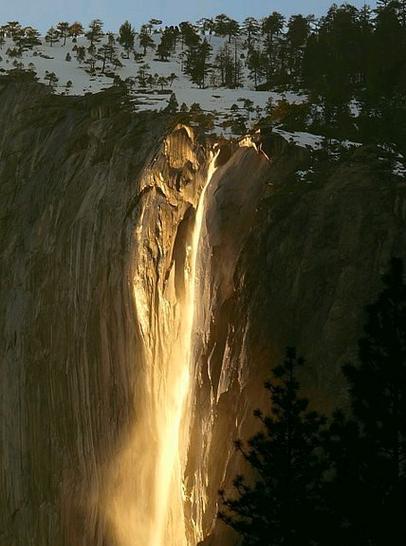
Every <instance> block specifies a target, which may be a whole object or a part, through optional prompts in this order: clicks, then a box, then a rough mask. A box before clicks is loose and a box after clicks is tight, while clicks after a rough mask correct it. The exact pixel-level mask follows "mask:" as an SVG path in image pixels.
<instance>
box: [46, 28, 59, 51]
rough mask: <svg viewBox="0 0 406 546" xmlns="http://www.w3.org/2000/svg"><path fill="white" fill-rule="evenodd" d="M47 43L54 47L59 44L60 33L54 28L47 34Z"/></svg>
mask: <svg viewBox="0 0 406 546" xmlns="http://www.w3.org/2000/svg"><path fill="white" fill-rule="evenodd" d="M45 41H46V42H48V44H50V45H51V47H52V46H53V45H54V44H56V43H57V42H59V32H58V31H57V30H56V29H55V28H54V27H51V28H50V29H49V30H48V32H47V33H46V36H45Z"/></svg>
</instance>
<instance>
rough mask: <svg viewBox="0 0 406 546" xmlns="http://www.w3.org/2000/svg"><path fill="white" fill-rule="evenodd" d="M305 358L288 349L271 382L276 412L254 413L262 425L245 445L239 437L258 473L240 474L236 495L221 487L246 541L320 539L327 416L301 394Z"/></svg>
mask: <svg viewBox="0 0 406 546" xmlns="http://www.w3.org/2000/svg"><path fill="white" fill-rule="evenodd" d="M303 363H304V361H303V359H302V358H298V357H297V356H296V351H295V350H294V349H288V350H287V352H286V358H285V361H284V362H283V364H282V365H280V366H277V367H276V368H274V370H273V378H272V380H271V381H269V382H268V383H266V389H267V390H268V391H269V393H270V397H271V402H272V410H271V411H272V414H271V415H270V416H264V415H263V414H262V412H261V411H260V410H256V411H255V412H254V415H255V416H256V417H257V418H258V419H259V421H260V422H261V424H262V426H263V431H261V432H259V433H257V434H256V435H255V436H254V437H252V438H251V439H250V440H249V441H248V445H247V446H246V445H244V444H243V443H242V442H241V441H237V442H236V447H237V449H238V450H239V451H240V452H241V453H242V455H243V457H244V459H245V460H246V461H247V463H248V465H249V467H250V470H251V471H252V473H253V477H252V480H251V482H250V481H249V480H247V479H245V478H244V477H243V476H241V475H239V476H237V477H236V478H235V480H234V489H235V493H236V496H234V497H230V496H227V495H226V494H225V493H224V491H221V492H220V495H221V498H222V504H223V508H222V510H221V511H220V513H219V517H220V518H221V519H222V520H223V521H224V522H225V523H226V524H227V525H229V526H231V527H232V528H233V529H235V530H236V531H237V532H238V533H239V534H240V536H241V538H242V544H244V546H245V545H247V546H248V545H258V546H259V545H261V546H268V545H269V546H276V545H287V546H297V545H298V544H300V545H303V546H307V545H309V546H310V545H312V544H317V536H318V532H319V531H318V529H319V519H320V518H321V517H323V511H324V510H323V503H322V500H321V495H320V492H321V489H322V474H323V472H324V469H325V467H324V462H323V461H322V460H321V457H320V454H319V453H318V450H319V449H320V445H321V430H322V427H323V426H324V423H325V418H324V417H323V416H321V415H319V414H317V413H315V412H309V411H308V409H307V408H308V401H307V400H306V399H304V398H299V397H298V390H299V384H298V382H297V379H296V373H297V369H298V367H300V366H302V365H303Z"/></svg>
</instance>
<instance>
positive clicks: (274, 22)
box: [262, 11, 285, 44]
mask: <svg viewBox="0 0 406 546" xmlns="http://www.w3.org/2000/svg"><path fill="white" fill-rule="evenodd" d="M284 23H285V18H284V17H283V15H282V14H281V13H278V12H277V11H274V12H273V13H272V14H271V15H268V17H265V18H264V19H263V20H262V32H263V34H264V35H265V36H266V37H267V40H268V42H269V43H270V44H272V43H273V39H274V36H276V35H278V34H280V33H281V32H282V29H283V25H284Z"/></svg>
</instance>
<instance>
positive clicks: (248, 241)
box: [0, 77, 406, 546]
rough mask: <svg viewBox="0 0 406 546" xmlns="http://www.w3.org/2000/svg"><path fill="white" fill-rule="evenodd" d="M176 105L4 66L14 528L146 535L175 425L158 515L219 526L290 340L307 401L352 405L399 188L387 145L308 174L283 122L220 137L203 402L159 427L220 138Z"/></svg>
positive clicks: (206, 264)
mask: <svg viewBox="0 0 406 546" xmlns="http://www.w3.org/2000/svg"><path fill="white" fill-rule="evenodd" d="M172 123H173V119H171V118H169V117H167V116H166V115H165V114H152V113H143V114H137V115H135V114H132V113H130V112H129V111H128V110H127V108H126V103H125V97H124V96H123V95H122V94H121V93H120V92H119V90H113V91H109V92H105V93H102V94H100V95H96V96H88V97H84V98H76V97H53V96H51V95H49V94H48V92H47V90H46V89H45V88H44V87H42V86H39V85H37V84H35V83H33V82H31V81H29V80H27V81H25V82H21V81H15V80H13V79H12V78H11V77H8V78H7V79H5V78H3V79H1V80H0V198H1V203H2V205H1V214H0V249H1V261H0V264H1V277H0V278H1V294H0V336H1V338H0V351H1V364H0V366H1V368H0V375H1V383H0V405H1V406H0V407H1V411H0V434H1V443H0V546H3V545H4V546H51V545H52V546H130V545H131V546H133V545H134V544H136V545H138V544H139V545H140V546H141V544H142V546H145V544H147V543H148V540H149V541H150V542H151V540H152V542H153V541H154V540H155V539H151V529H153V528H154V525H155V523H156V521H157V519H156V518H157V511H158V509H159V507H158V505H157V502H156V499H157V498H159V494H158V495H157V491H155V492H154V491H153V490H154V488H155V485H152V484H157V483H161V482H162V480H156V471H157V467H156V465H155V463H154V461H155V457H158V455H157V454H159V453H161V455H162V453H165V451H162V448H164V449H166V448H167V446H168V444H169V443H170V442H175V443H177V442H178V441H179V442H180V446H181V449H180V451H179V453H178V454H177V455H176V457H175V459H176V461H175V463H174V468H175V470H174V472H173V473H172V474H171V477H170V480H169V482H168V484H169V485H168V488H167V489H168V490H169V494H168V499H169V503H168V505H169V509H168V510H166V512H165V513H166V514H167V515H168V514H169V518H168V519H167V520H166V521H165V528H166V529H167V530H168V529H169V531H165V532H170V533H171V536H173V537H176V538H174V539H173V541H174V542H176V546H179V544H181V543H182V541H183V538H182V536H183V537H184V535H185V534H186V535H187V537H188V538H189V542H190V544H192V546H193V543H194V542H196V541H198V540H199V541H204V542H206V543H211V544H215V545H217V544H224V543H225V542H224V541H225V540H228V538H227V536H226V530H225V529H224V528H222V527H221V526H219V525H217V524H215V514H216V510H217V506H216V504H217V490H218V488H219V487H220V486H223V485H225V486H227V484H229V483H230V480H231V479H232V477H233V476H234V474H235V473H236V472H237V470H238V469H239V466H240V461H238V460H237V459H236V457H235V454H234V452H233V446H232V441H233V439H235V438H236V437H240V436H241V437H247V436H249V435H250V434H251V431H252V426H253V419H252V410H253V409H254V407H256V406H262V405H265V404H266V401H265V399H264V394H263V388H262V384H263V380H264V379H265V378H266V376H267V374H268V370H269V367H270V366H271V365H273V364H274V363H275V362H277V360H278V359H279V358H280V356H281V355H282V353H283V350H284V347H285V346H286V345H287V344H295V345H297V346H298V348H299V350H300V352H302V353H304V354H305V356H307V358H308V360H309V366H308V368H307V370H305V371H304V375H303V378H302V383H303V386H304V388H305V390H306V391H307V393H308V394H309V395H310V396H311V398H312V400H313V402H314V403H315V404H318V405H319V406H320V407H322V408H323V409H325V410H329V409H330V408H331V406H332V405H333V404H334V403H335V402H336V401H337V400H339V401H344V402H345V389H344V388H343V383H342V379H341V375H340V371H339V369H340V364H341V363H342V362H343V361H345V360H346V359H348V358H352V357H353V356H354V347H355V343H356V338H357V335H358V333H359V331H360V328H361V324H362V306H363V305H364V304H365V303H367V302H368V301H369V300H370V298H371V297H372V296H373V295H374V294H375V293H376V291H377V290H378V289H379V274H380V273H381V272H382V271H383V270H384V269H385V268H386V265H387V262H388V260H389V258H390V256H391V255H399V256H405V255H406V236H405V233H406V230H405V223H406V199H405V197H406V188H405V184H404V183H403V184H402V183H399V182H394V181H393V179H389V178H388V179H386V178H385V177H384V176H382V173H378V172H376V169H375V167H374V165H376V158H375V157H374V153H373V152H372V151H368V150H363V149H360V150H358V151H355V152H354V153H353V154H352V156H351V157H350V158H349V159H348V160H346V161H345V162H342V163H341V164H340V165H339V166H338V167H337V168H336V169H335V170H334V172H332V173H329V174H327V175H326V178H325V180H323V181H322V182H317V183H314V184H303V183H299V182H297V181H296V180H295V177H294V176H293V174H294V172H295V170H296V169H298V168H300V166H301V165H302V163H303V160H304V156H305V155H306V152H304V151H302V150H300V149H298V148H297V147H295V146H292V145H290V144H288V143H286V142H285V141H284V140H283V139H281V138H280V137H276V136H271V139H270V141H269V142H268V141H267V142H265V141H264V142H262V147H261V146H259V148H257V147H256V146H255V145H254V144H253V143H252V142H251V141H250V139H246V141H245V142H243V143H242V144H245V145H241V146H237V145H236V144H230V143H221V151H220V154H219V157H218V162H217V167H218V168H217V171H216V173H215V175H214V176H213V178H212V179H211V181H210V185H209V186H208V187H207V193H206V199H205V203H206V209H205V215H204V218H203V221H202V226H201V234H200V243H199V253H198V255H197V259H196V289H197V290H198V294H199V297H198V305H196V309H195V314H194V315H195V316H194V326H193V359H192V360H193V363H194V366H193V368H192V369H191V370H190V372H191V381H189V384H188V400H187V402H188V404H189V405H188V406H187V407H188V408H189V411H188V412H187V413H186V414H184V415H183V416H182V418H181V420H182V423H181V424H182V426H180V430H181V431H182V434H181V437H180V439H178V438H177V434H168V435H167V436H165V435H164V436H162V435H161V431H162V420H165V416H167V413H168V412H167V410H166V408H168V405H165V404H166V403H165V404H164V405H162V404H163V400H170V403H171V404H172V402H173V404H174V406H173V407H176V403H177V400H176V396H175V397H172V398H171V397H168V396H167V393H168V392H169V391H168V390H167V384H168V383H170V381H171V379H170V378H171V374H173V373H175V376H177V375H176V374H177V372H176V366H177V362H178V361H179V360H180V357H178V353H177V350H178V347H179V344H178V342H177V341H178V340H179V339H181V336H182V324H183V322H182V312H183V311H182V305H185V293H186V292H187V290H186V283H187V279H188V271H190V246H191V234H192V231H193V226H194V223H195V210H196V207H197V205H198V201H199V196H200V195H201V191H202V187H203V185H204V184H205V182H206V181H207V171H208V164H209V149H210V148H211V144H212V143H211V144H209V143H208V142H207V141H200V140H199V138H198V137H197V136H196V134H195V133H194V132H193V131H192V130H191V129H190V128H188V127H184V126H175V127H172V125H171V124H172ZM265 148H266V155H265V154H264V153H263V152H262V149H265ZM374 161H375V163H374ZM378 163H379V162H378ZM171 359H172V360H171ZM168 363H169V364H168ZM164 370H165V372H164ZM174 392H175V393H176V392H179V391H176V390H175V391H174ZM175 413H176V412H175ZM171 423H173V420H172V419H171V420H170V422H169V423H166V424H168V425H171ZM165 426H166V425H165ZM174 436H176V438H174ZM158 458H159V457H158ZM162 460H163V459H162ZM165 460H166V459H165ZM182 468H183V469H184V480H183V483H182V477H181V474H182ZM174 476H175V478H174ZM181 488H182V490H181ZM158 493H159V491H158ZM180 495H183V497H184V506H183V510H184V512H185V515H186V518H185V520H184V518H183V514H182V506H181V505H180V504H179V502H178V500H179V498H180V497H179V496H180ZM176 499H178V500H176ZM175 501H176V502H175ZM175 505H176V506H177V508H176V509H175V508H174V506H175ZM140 506H141V507H142V509H140ZM165 517H166V516H165ZM157 540H158V539H157ZM150 546H158V545H155V544H150ZM169 546H171V545H170V544H169Z"/></svg>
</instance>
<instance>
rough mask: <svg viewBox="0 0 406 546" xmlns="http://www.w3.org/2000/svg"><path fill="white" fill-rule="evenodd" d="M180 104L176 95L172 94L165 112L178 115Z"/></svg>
mask: <svg viewBox="0 0 406 546" xmlns="http://www.w3.org/2000/svg"><path fill="white" fill-rule="evenodd" d="M178 108H179V104H178V101H177V100H176V95H175V93H171V96H170V97H169V101H168V105H167V107H166V108H165V110H164V112H167V113H168V114H176V112H177V111H178Z"/></svg>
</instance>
